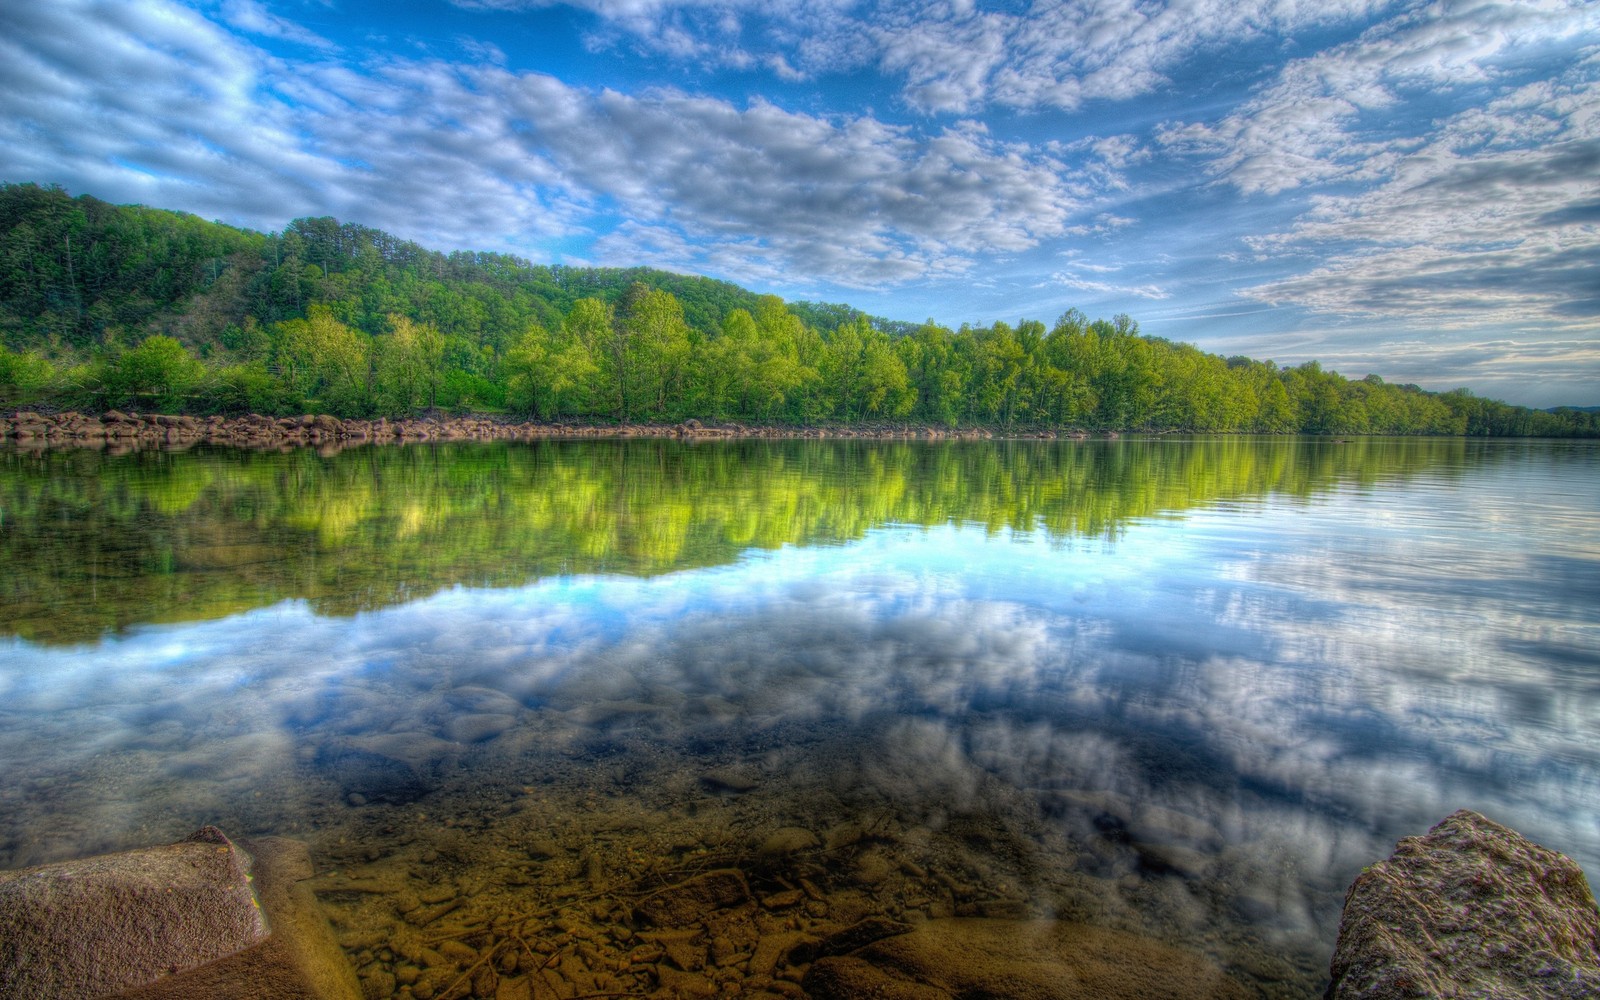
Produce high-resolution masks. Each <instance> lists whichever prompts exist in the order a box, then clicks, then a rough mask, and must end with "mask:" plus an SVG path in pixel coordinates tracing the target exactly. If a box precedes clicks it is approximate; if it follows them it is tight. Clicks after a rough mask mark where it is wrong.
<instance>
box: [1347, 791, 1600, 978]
mask: <svg viewBox="0 0 1600 1000" xmlns="http://www.w3.org/2000/svg"><path fill="white" fill-rule="evenodd" d="M1331 971H1332V976H1333V981H1332V983H1331V984H1330V985H1329V987H1328V993H1327V996H1328V1000H1355V998H1362V1000H1391V998H1393V1000H1398V998H1402V997H1460V998H1463V1000H1466V998H1482V1000H1488V998H1494V1000H1521V998H1529V1000H1532V998H1539V1000H1577V998H1579V997H1596V996H1600V911H1597V910H1596V908H1595V901H1594V896H1593V895H1592V894H1591V893H1590V890H1589V884H1588V882H1587V881H1586V880H1585V879H1584V877H1583V871H1582V870H1581V869H1580V868H1579V867H1578V866H1577V864H1575V863H1574V862H1573V861H1572V860H1571V859H1569V858H1567V857H1566V856H1565V855H1562V854H1559V853H1557V852H1555V851H1551V850H1548V849H1546V848H1543V847H1540V846H1539V845H1538V844H1535V843H1533V842H1531V841H1529V840H1526V839H1524V838H1523V837H1522V836H1521V835H1519V834H1518V833H1517V832H1516V831H1514V830H1510V829H1508V828H1506V827H1504V826H1501V825H1500V824H1498V823H1495V822H1492V821H1490V820H1488V819H1486V818H1484V817H1483V816H1481V815H1479V814H1478V813H1475V812H1471V811H1468V810H1465V809H1463V810H1461V811H1459V812H1457V813H1455V814H1453V815H1452V816H1450V817H1449V818H1447V819H1445V820H1444V821H1443V822H1442V823H1440V824H1439V825H1437V826H1435V827H1434V828H1433V829H1432V830H1430V831H1428V833H1427V835H1426V836H1422V837H1407V838H1406V839H1404V840H1402V841H1400V843H1399V844H1398V845H1396V847H1395V851H1394V854H1392V855H1390V857H1389V859H1388V860H1386V861H1380V862H1379V863H1378V864H1376V865H1373V866H1372V867H1371V868H1368V869H1367V870H1366V871H1364V872H1362V873H1361V875H1360V876H1359V877H1358V878H1357V879H1356V880H1355V882H1354V883H1352V884H1351V886H1350V891H1349V893H1348V894H1347V895H1346V897H1345V904H1344V915H1343V918H1342V919H1341V921H1340V924H1339V940H1338V944H1337V945H1336V946H1335V948H1334V956H1333V964H1332V970H1331Z"/></svg>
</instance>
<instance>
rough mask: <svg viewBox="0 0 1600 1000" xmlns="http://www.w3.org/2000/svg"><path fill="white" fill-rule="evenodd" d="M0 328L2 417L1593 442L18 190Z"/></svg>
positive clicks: (1131, 328)
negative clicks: (503, 416) (916, 426)
mask: <svg viewBox="0 0 1600 1000" xmlns="http://www.w3.org/2000/svg"><path fill="white" fill-rule="evenodd" d="M0 334H3V336H4V342H3V350H4V352H3V353H0V400H3V401H4V402H5V403H6V404H8V405H42V406H54V407H70V408H75V409H94V408H97V407H103V406H106V405H138V406H144V407H157V408H160V409H187V410H192V411H195V412H213V411H222V412H241V411H245V410H253V411H258V412H271V413H293V412H303V411H305V410H309V409H316V410H324V411H328V412H331V413H335V414H338V415H340V416H367V415H374V414H384V415H388V416H396V417H399V416H409V415H413V414H416V413H419V412H423V411H430V410H450V411H458V412H459V411H465V410H473V409H486V410H501V409H507V410H510V411H511V412H514V413H516V414H519V415H523V416H531V417H536V418H539V419H557V420H588V421H611V420H654V421H677V420H682V419H685V418H688V417H700V418H708V419H714V420H741V421H772V422H788V423H808V422H813V421H820V420H831V421H840V422H845V423H854V422H858V421H869V422H877V423H884V422H902V421H915V422H917V423H923V424H930V425H938V426H947V427H959V426H971V425H984V426H989V427H996V428H999V429H1002V430H1024V429H1033V428H1039V429H1044V428H1049V429H1063V428H1084V429H1117V430H1140V431H1162V430H1181V431H1197V432H1252V433H1269V434H1280V433H1311V434H1328V435H1349V434H1470V435H1550V436H1565V435H1595V434H1597V433H1600V414H1596V413H1593V412H1586V411H1582V410H1573V409H1566V410H1561V411H1557V412H1553V413H1546V412H1541V411H1535V410H1529V409H1526V408H1524V407H1515V406H1509V405H1507V404H1505V403H1499V402H1496V401H1493V400H1485V399H1480V398H1478V397H1476V396H1473V395H1472V394H1471V393H1469V392H1466V391H1465V390H1458V391H1455V392H1449V393H1443V394H1436V393H1429V392H1424V391H1422V390H1420V389H1418V388H1417V387H1415V386H1395V385H1389V384H1387V383H1385V382H1384V381H1383V380H1382V379H1380V378H1377V377H1375V376H1369V377H1367V378H1366V379H1363V380H1361V381H1350V380H1348V379H1345V378H1344V377H1343V376H1341V375H1339V374H1337V373H1335V372H1331V371H1325V370H1323V369H1322V368H1321V367H1320V366H1319V365H1317V364H1315V363H1311V364H1306V365H1301V366H1298V367H1295V368H1287V369H1280V368H1279V367H1278V366H1276V365H1275V364H1273V363H1271V362H1260V361H1253V360H1251V359H1249V358H1228V359H1223V358H1219V357H1216V356H1214V355H1210V354H1206V353H1205V352H1203V351H1200V350H1198V349H1196V348H1195V347H1193V346H1191V345H1188V344H1174V343H1170V342H1168V341H1165V340H1160V339H1158V338H1152V337H1146V336H1142V335H1141V334H1140V333H1139V326H1138V324H1137V323H1136V322H1135V321H1134V320H1133V319H1132V318H1131V317H1129V316H1126V315H1118V316H1114V317H1112V318H1111V319H1110V320H1104V319H1094V320H1091V319H1090V318H1089V317H1087V316H1085V315H1084V314H1083V313H1081V312H1079V311H1078V310H1075V309H1074V310H1069V311H1068V312H1066V313H1064V314H1063V315H1062V316H1061V317H1060V318H1059V319H1058V320H1057V321H1056V323H1055V325H1054V326H1053V327H1051V328H1049V329H1048V330H1047V329H1046V328H1045V326H1044V324H1042V323H1040V322H1038V321H1036V320H1022V321H1020V322H1018V323H1017V324H1016V325H1015V326H1012V325H1010V324H1008V323H995V324H994V325H992V326H990V327H979V328H972V327H965V326H964V327H962V328H961V329H960V330H950V329H948V328H946V327H943V326H940V325H939V324H937V323H936V322H934V321H933V320H929V321H927V322H926V323H922V324H909V323H899V322H894V321H889V320H884V319H881V318H876V317H872V316H868V315H866V314H865V313H863V312H861V311H860V310H857V309H854V308H852V307H850V306H847V305H830V304H821V303H810V302H796V303H789V304H786V303H784V302H783V301H782V300H781V299H778V298H777V297H775V296H770V295H768V296H758V295H755V294H753V293H751V292H748V291H746V290H744V289H741V288H739V287H737V286H735V285H731V284H729V283H727V282H721V281H714V280H711V279H708V278H697V277H690V276H685V275H676V274H669V273H666V272H661V271H654V270H650V269H647V268H628V269H617V268H569V267H563V266H546V265H538V264H533V263H531V262H529V261H526V260H523V259H521V258H518V257H514V256H511V255H508V254H494V253H450V254H442V253H437V252H435V251H431V250H427V249H424V248H423V247H420V246H418V245H417V244H415V243H411V242H408V241H404V240H400V239H397V238H396V237H394V236H391V235H389V234H387V233H384V232H381V231H379V230H375V229H368V228H366V227H364V226H359V225H354V224H351V223H340V222H338V221H337V220H335V219H329V218H317V219H297V220H295V221H294V222H291V223H290V224H289V225H288V226H286V227H285V228H284V230H283V232H282V233H277V234H265V235H264V234H261V233H252V232H247V231H243V230H238V229H233V228H230V227H228V226H223V225H221V224H218V223H211V222H205V221H203V220H200V219H197V218H195V217H193V216H189V215H184V214H182V213H177V212H166V211H161V210H157V209H148V208H143V207H139V206H114V205H110V204H107V203H105V202H102V201H99V200H97V199H94V198H91V197H88V196H80V197H77V198H74V197H71V196H69V195H68V194H67V193H66V192H65V191H62V190H61V189H60V188H41V187H38V186H37V185H32V184H9V185H3V186H0ZM129 345H136V346H131V347H130V346H129ZM201 359H203V360H201Z"/></svg>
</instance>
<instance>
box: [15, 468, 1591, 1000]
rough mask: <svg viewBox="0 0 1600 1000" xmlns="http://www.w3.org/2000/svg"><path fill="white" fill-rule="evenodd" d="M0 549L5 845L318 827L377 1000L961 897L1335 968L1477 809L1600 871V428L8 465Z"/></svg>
mask: <svg viewBox="0 0 1600 1000" xmlns="http://www.w3.org/2000/svg"><path fill="white" fill-rule="evenodd" d="M0 569H3V572H0V592H3V595H4V608H5V613H4V620H3V622H0V629H3V633H4V638H3V639H0V767H3V769H4V774H5V780H4V781H3V782H0V868H13V867H20V866H27V865H35V864H41V863H45V862H48V861H53V860H58V859H62V858H67V857H73V856H78V855H83V854H88V853H97V852H103V851H109V850H117V849H123V848H128V847H134V846H142V845H146V844H153V843H161V842H166V841H171V840H175V839H178V838H180V837H182V836H184V835H186V834H188V833H190V832H192V831H193V830H194V829H196V828H198V827H199V826H201V825H204V824H215V825H217V826H220V827H221V828H222V829H223V830H225V831H226V832H227V833H229V834H230V835H232V836H235V837H245V838H248V837H250V836H252V835H263V834H282V835H288V836H293V837H297V838H300V839H302V840H305V841H306V842H307V843H308V844H309V845H310V846H311V848H312V852H313V855H314V857H315V858H316V859H317V862H318V865H319V873H318V875H317V877H316V879H315V881H314V883H313V884H314V887H315V888H316V890H317V892H318V894H319V897H320V898H321V899H322V901H323V903H324V906H325V907H326V909H327V910H328V912H329V914H330V917H331V918H332V920H333V923H334V927H335V929H336V931H337V932H338V934H339V936H340V939H341V943H342V944H344V946H345V947H346V949H347V951H348V953H349V955H350V957H351V960H352V962H353V963H354V964H355V965H356V966H357V968H358V969H359V970H360V971H361V974H362V975H363V977H364V978H365V979H366V980H367V981H368V989H369V991H371V992H372V993H373V994H374V995H389V993H388V992H385V991H392V992H393V995H396V996H413V997H418V998H424V997H438V996H444V995H448V996H453V997H461V996H470V995H480V996H494V995H495V991H496V989H500V990H502V991H504V990H506V989H509V988H510V987H509V986H508V985H507V984H516V983H518V982H528V983H530V985H529V986H528V987H527V988H528V989H529V990H531V992H530V993H529V994H528V995H530V996H550V995H561V996H574V995H587V994H596V993H612V994H627V993H641V994H642V993H649V992H652V991H653V990H656V989H663V990H666V991H667V992H672V991H676V992H677V994H678V995H685V996H688V995H711V994H714V993H718V992H722V993H729V992H735V991H743V992H744V993H746V994H747V995H758V996H759V995H763V993H765V994H770V995H773V996H796V995H799V994H798V991H799V989H800V987H799V986H798V985H797V984H796V980H798V979H799V978H800V974H801V973H802V972H803V971H804V967H805V965H806V960H807V959H808V958H810V957H814V955H815V954H816V953H817V952H818V949H822V950H824V951H825V950H826V949H827V948H828V947H830V946H829V945H828V944H827V943H826V942H829V941H834V942H835V944H834V945H833V946H831V947H834V948H835V950H839V949H842V948H843V945H839V944H838V943H837V941H835V938H836V937H837V933H836V932H837V931H838V929H839V928H844V927H851V926H857V925H860V926H880V925H881V926H889V925H888V924H887V923H883V922H886V921H894V922H896V926H897V927H898V926H900V925H903V926H906V927H922V926H926V925H929V924H933V925H937V926H941V927H942V926H946V925H945V924H940V923H939V922H940V921H950V923H949V924H948V926H956V925H957V924H956V922H954V921H951V918H958V917H959V918H971V920H972V921H978V920H983V921H992V922H1011V923H1008V924H1005V925H1006V926H1011V925H1015V926H1024V925H1026V926H1035V925H1034V924H1031V923H1029V924H1024V923H1023V922H1028V921H1036V920H1039V919H1046V918H1048V919H1054V920H1058V921H1062V922H1064V923H1071V924H1073V925H1089V926H1092V927H1096V928H1103V929H1106V930H1108V931H1114V932H1116V933H1119V934H1125V935H1130V937H1129V938H1128V939H1127V940H1133V939H1134V938H1135V937H1136V938H1137V939H1138V940H1140V941H1146V942H1153V946H1158V947H1160V948H1171V949H1180V950H1181V951H1182V952H1184V953H1192V954H1198V955H1200V956H1203V957H1204V958H1205V959H1206V960H1207V961H1209V962H1211V963H1214V964H1215V965H1217V966H1219V967H1221V968H1223V969H1225V970H1226V971H1227V973H1228V974H1229V975H1230V976H1232V977H1233V979H1234V980H1236V981H1237V982H1238V983H1239V984H1241V985H1242V986H1243V988H1244V989H1245V991H1246V995H1251V996H1261V997H1284V998H1311V997H1315V996H1319V995H1320V991H1321V989H1322V988H1323V986H1324V984H1325V982H1326V974H1327V962H1328V957H1329V955H1330V952H1331V949H1332V946H1333V942H1334V938H1335V935H1336V931H1337V926H1338V917H1339V911H1340V905H1341V903H1342V899H1343V893H1344V890H1345V888H1346V886H1347V885H1348V883H1349V881H1350V880H1351V879H1352V878H1353V877H1354V876H1355V875H1356V874H1357V873H1358V872H1359V871H1360V869H1361V868H1362V866H1364V865H1367V864H1370V863H1372V862H1373V861H1375V860H1378V859H1380V858H1383V857H1386V856H1387V855H1388V854H1389V852H1390V851H1391V850H1392V848H1393V845H1394V842H1395V841H1396V840H1397V839H1398V838H1400V837H1402V836H1408V835H1412V834H1419V833H1422V832H1424V831H1425V830H1426V829H1427V828H1428V827H1429V826H1431V825H1432V824H1433V823H1435V822H1437V821H1438V820H1440V819H1442V818H1443V817H1444V816H1446V815H1447V814H1449V813H1450V812H1452V811H1453V810H1455V809H1457V808H1460V807H1467V808H1472V809H1476V810H1478V811H1480V812H1483V813H1484V814H1486V815H1488V816H1489V817H1490V818H1491V819H1494V820H1497V821H1499V822H1502V823H1505V824H1507V825H1509V826H1512V827H1514V828H1516V829H1517V830H1519V831H1520V832H1522V833H1523V834H1524V835H1526V836H1528V837H1530V838H1531V839H1534V840H1536V841H1538V842H1540V843H1543V844H1544V845H1545V846H1548V847H1551V848H1554V849H1557V850H1561V851H1563V852H1565V853H1567V854H1569V855H1570V856H1572V857H1573V858H1575V859H1576V860H1577V861H1578V862H1579V863H1580V864H1582V865H1583V866H1584V867H1585V869H1586V870H1587V871H1588V872H1589V874H1590V877H1591V879H1592V878H1594V877H1595V875H1596V873H1597V872H1600V733H1597V720H1600V445H1597V444H1596V443H1594V442H1541V441H1469V440H1460V439H1361V438H1354V439H1350V440H1348V441H1344V442H1337V441H1330V440H1318V439H1293V438H1288V439H1285V438H1277V439H1250V438H1217V439H1195V440H1177V439H1170V438H1162V439H1153V440H1136V439H1123V440H1114V441H1091V442H959V443H958V442H952V443H927V444H916V443H905V444H890V443H877V442H874V443H867V442H855V441H834V442H828V441H779V442H765V441H764V442H733V443H729V442H710V443H700V444H693V443H680V442H674V441H656V440H652V441H639V440H633V441H570V442H562V441H549V442H542V443H533V444H514V445H513V444H476V445H465V444H463V445H434V446H429V445H417V446H403V447H402V446H393V447H365V448H357V449H352V450H348V451H344V452H342V453H336V454H335V453H329V454H318V453H316V452H314V451H311V450H306V449H301V450H297V451H291V452H283V453H276V452H273V453H252V452H241V451H231V450H220V449H218V450H207V449H196V450H192V451H188V452H182V453H169V452H156V451H150V452H134V453H129V454H124V455H112V454H107V453H101V452H95V451H87V450H85V451H54V452H52V451H43V452H30V451H22V450H16V449H7V450H0ZM719 879H720V880H721V881H718V880H719ZM686 886H687V887H688V888H685V887H686ZM663 900H665V901H666V902H663ZM697 908H698V909H697ZM873 920H878V921H880V924H873V923H872V921H873ZM862 922H865V923H862ZM972 925H973V926H976V923H973V924H972ZM1001 925H1002V924H1000V923H995V924H993V926H1001ZM963 926H966V925H963ZM830 934H834V935H835V937H829V935H830ZM818 941H822V942H824V943H823V944H817V943H816V942H818ZM774 942H778V943H776V944H775V943H774ZM797 943H798V945H803V947H800V946H797ZM807 949H809V951H808V950H807ZM1163 954H1164V953H1163ZM957 961H959V958H958V959H957ZM535 980H536V981H537V984H538V986H537V988H536V987H535V986H534V985H532V983H533V981H535ZM497 982H498V983H499V984H500V985H499V986H498V987H497V985H496V983H497ZM518 988H522V987H518ZM451 990H453V992H450V991H451ZM541 990H544V992H541Z"/></svg>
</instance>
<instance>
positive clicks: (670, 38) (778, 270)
mask: <svg viewBox="0 0 1600 1000" xmlns="http://www.w3.org/2000/svg"><path fill="white" fill-rule="evenodd" d="M0 181H7V182H22V181H33V182H38V183H43V184H50V183H56V184H61V185H63V186H64V187H66V188H67V189H68V190H69V191H71V192H72V193H74V194H92V195H95V196H96V197H100V198H103V199H105V200H108V201H113V202H118V203H140V204H146V205H151V206H156V207H161V208H171V209H178V210H183V211H188V212H193V213H195V214H197V215H200V216H203V217H205V218H208V219H218V220H221V221H224V222H228V223H231V224H234V225H241V226H247V227H250V228H254V229H261V230H266V231H277V230H280V229H282V228H283V227H284V225H286V224H287V223H288V222H289V221H291V220H293V219H295V218H300V217H304V216H323V215H331V216H334V217H337V218H338V219H340V220H341V221H345V222H355V223H360V224H363V225H367V226H371V227H375V228H379V229H384V230H387V231H389V232H391V233H394V234H396V235H399V236H402V237H405V238H408V239H412V240H416V241H417V242H419V243H421V244H423V245H425V246H428V247H432V248H435V249H441V250H452V249H474V250H499V251H509V252H513V253H516V254H518V255H520V256H523V257H526V258H528V259H530V260H533V261H535V262H540V263H564V264H572V265H599V266H634V265H647V266H652V267H659V268H663V269H667V270H672V271H679V272H684V273H693V274H704V275H708V276H711V277H716V278H721V279H725V280H728V281H733V282H736V283H738V284H741V285H744V286H745V287H748V288H750V289H752V290H755V291H758V292H771V293H774V294H778V295H781V296H783V297H784V298H786V299H791V300H793V299H810V300H814V301H825V302H847V303H849V304H851V305H854V306H856V307H858V308H860V309H863V310H865V311H867V312H869V313H872V314H875V315H880V316H885V317H888V318H891V319H900V320H911V321H918V322H920V321H921V320H924V319H928V318H932V319H934V320H936V321H938V322H940V323H944V324H946V325H949V326H952V327H953V326H958V325H960V324H962V323H972V324H974V325H988V324H990V323H993V322H995V321H996V320H1005V321H1007V322H1013V323H1014V322H1016V321H1017V320H1019V319H1038V320H1042V321H1044V322H1045V323H1046V324H1047V325H1050V324H1052V323H1053V322H1054V321H1055V319H1056V317H1058V316H1059V315H1060V314H1061V313H1063V312H1064V311H1066V310H1067V309H1069V308H1074V307H1075V308H1078V309H1081V310H1082V311H1084V312H1085V313H1087V314H1089V315H1090V316H1091V317H1094V316H1105V317H1110V316H1112V315H1114V314H1117V313H1127V314H1129V315H1130V316H1132V317H1133V318H1134V319H1135V320H1137V321H1138V322H1139V324H1140V327H1141V329H1142V330H1143V332H1145V333H1147V334H1151V335H1155V336H1161V337H1166V338H1168V339H1171V340H1176V341H1185V342H1189V343H1193V344H1196V345H1198V346H1199V347H1201V348H1203V349H1205V350H1208V351H1213V352H1216V353H1220V354H1225V355H1232V354H1246V355H1249V356H1251V357H1255V358H1261V359H1271V360H1275V361H1277V362H1278V363H1279V364H1284V365H1290V364H1299V363H1301V362H1304V361H1308V360H1313V359H1314V360H1318V361H1320V362H1321V363H1322V364H1323V366H1324V367H1325V368H1331V369H1334V370H1336V371H1339V372H1341V373H1343V374H1345V375H1346V376H1348V377H1351V378H1360V377H1363V376H1365V375H1367V374H1369V373H1376V374H1378V375H1380V376H1382V377H1383V378H1384V379H1386V380H1387V381H1391V382H1401V383H1406V382H1410V383H1416V384H1418V385H1421V386H1423V387H1424V388H1427V389H1435V390H1447V389H1452V388H1456V387H1467V388H1470V389H1472V390H1473V391H1474V392H1477V393H1479V394H1480V395H1485V396H1490V397H1493V398H1497V399H1504V400H1508V401H1510V402H1514V403H1519V404H1524V405H1531V406H1554V405H1561V404H1569V405H1600V4H1597V3H1594V2H1592V0H1519V2H1495V0H1459V2H1434V3H1429V2H1383V0H1055V2H1049V0H1037V2H1028V0H806V2H803V3H796V2H793V0H759V2H757V0H567V2H561V0H435V2H421V0H192V2H188V3H181V2H175V0H51V2H49V3H24V2H22V0H3V2H0Z"/></svg>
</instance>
